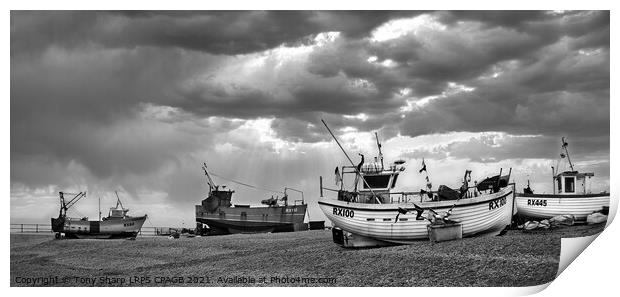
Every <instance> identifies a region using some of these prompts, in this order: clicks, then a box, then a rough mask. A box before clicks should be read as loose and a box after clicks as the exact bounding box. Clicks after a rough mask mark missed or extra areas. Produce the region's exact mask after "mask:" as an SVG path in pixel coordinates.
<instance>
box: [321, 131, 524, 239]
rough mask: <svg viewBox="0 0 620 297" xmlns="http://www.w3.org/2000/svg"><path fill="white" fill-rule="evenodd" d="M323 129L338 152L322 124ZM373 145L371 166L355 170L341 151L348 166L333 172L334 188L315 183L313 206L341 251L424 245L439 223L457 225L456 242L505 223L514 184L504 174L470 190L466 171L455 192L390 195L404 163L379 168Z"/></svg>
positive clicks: (496, 230) (501, 227)
mask: <svg viewBox="0 0 620 297" xmlns="http://www.w3.org/2000/svg"><path fill="white" fill-rule="evenodd" d="M323 124H324V125H325V127H326V128H327V130H328V131H329V132H330V134H331V135H332V137H333V138H334V139H335V140H336V143H337V144H338V145H339V146H340V148H341V149H342V146H341V145H340V143H339V142H338V140H337V139H336V137H335V136H334V135H333V133H332V132H331V130H330V129H329V127H328V126H327V124H326V123H325V122H323ZM377 146H378V148H379V155H378V157H377V158H375V162H371V163H364V161H363V158H362V162H360V163H359V164H358V165H357V166H355V165H354V164H353V162H352V161H351V159H350V158H349V156H348V155H347V153H346V152H345V151H344V149H342V151H343V152H344V154H345V156H346V157H347V159H348V160H349V162H350V163H351V166H342V167H341V169H336V170H335V171H336V175H337V176H336V181H337V182H338V181H339V183H338V184H340V189H329V188H326V187H323V179H322V177H321V178H320V184H321V185H320V189H321V197H320V198H319V206H320V208H321V210H322V211H323V213H324V214H325V216H327V218H328V219H329V220H330V221H331V222H332V225H333V228H332V235H333V240H334V242H335V243H337V244H339V245H341V246H344V247H372V246H385V245H392V244H410V243H413V242H414V241H418V240H428V239H429V234H430V232H431V230H432V229H433V227H435V226H438V225H439V224H440V223H443V224H444V225H450V226H458V229H459V232H460V233H459V234H458V235H459V237H467V236H474V235H478V234H498V233H500V232H501V231H502V230H504V229H505V228H506V227H507V226H509V225H510V224H511V219H512V215H513V213H514V211H515V210H514V209H513V202H514V185H513V184H508V180H509V178H510V177H509V175H508V176H502V175H501V172H500V174H499V175H498V176H494V177H491V178H487V179H486V180H485V181H483V182H481V183H479V184H476V185H475V186H472V187H470V186H469V182H470V181H471V171H469V170H468V171H466V173H465V177H464V180H463V186H461V188H460V189H459V190H458V191H457V190H452V189H450V188H449V187H446V186H442V187H440V190H438V191H430V190H429V189H427V190H421V191H420V192H394V191H393V189H394V187H395V186H396V183H397V180H398V176H399V174H400V173H401V172H403V171H404V170H405V166H404V163H405V161H403V160H398V161H396V162H394V163H391V164H389V165H388V166H384V162H383V156H382V154H381V144H380V143H379V140H378V138H377ZM425 167H426V166H425V165H424V168H423V169H425ZM346 176H353V187H354V189H353V190H352V191H351V190H346V189H345V188H344V184H345V182H344V181H345V180H346ZM358 186H359V187H358ZM324 190H328V191H331V192H336V193H337V196H336V197H330V198H327V197H324V195H323V192H324Z"/></svg>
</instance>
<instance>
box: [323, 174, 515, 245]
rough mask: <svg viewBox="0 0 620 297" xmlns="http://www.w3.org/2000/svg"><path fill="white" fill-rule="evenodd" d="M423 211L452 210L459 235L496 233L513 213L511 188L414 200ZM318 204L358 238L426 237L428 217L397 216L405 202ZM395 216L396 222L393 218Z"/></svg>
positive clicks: (399, 240) (410, 205)
mask: <svg viewBox="0 0 620 297" xmlns="http://www.w3.org/2000/svg"><path fill="white" fill-rule="evenodd" d="M415 204H416V205H418V206H420V207H421V208H423V209H425V210H424V213H423V214H424V216H426V213H427V212H428V209H432V210H434V211H436V212H437V213H439V214H443V213H445V212H446V211H448V210H449V209H450V208H451V207H452V206H453V205H455V204H456V205H455V206H454V209H453V210H452V214H451V215H450V219H451V220H454V221H457V222H459V223H460V224H461V225H462V227H463V236H473V235H477V234H485V233H489V234H497V233H499V232H500V231H502V230H503V229H505V228H506V227H507V226H509V225H510V224H511V221H512V215H513V214H514V211H515V210H514V189H513V187H512V186H509V187H506V188H504V189H502V190H501V191H499V192H497V193H494V194H488V195H482V196H479V197H475V198H467V199H461V200H459V201H456V202H455V201H439V202H416V203H415ZM319 206H320V208H321V210H322V211H323V212H324V213H325V215H326V216H327V218H329V219H330V220H331V221H332V224H333V226H335V227H338V228H340V229H342V230H344V231H346V232H349V233H352V234H354V235H357V236H359V237H362V238H366V239H372V240H375V241H377V240H378V241H382V242H387V243H397V244H408V243H412V242H414V241H417V240H424V239H428V229H427V226H428V225H429V224H430V222H429V221H428V220H416V215H417V213H416V211H410V212H408V213H406V214H400V215H398V213H399V212H398V208H399V207H400V208H405V209H413V208H414V205H413V203H411V202H408V203H398V204H396V203H394V204H365V203H354V202H346V201H340V200H333V199H322V200H319ZM397 215H398V221H396V217H397Z"/></svg>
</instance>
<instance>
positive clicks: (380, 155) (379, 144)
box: [375, 132, 383, 170]
mask: <svg viewBox="0 0 620 297" xmlns="http://www.w3.org/2000/svg"><path fill="white" fill-rule="evenodd" d="M375 138H376V139H377V148H379V159H381V170H383V153H382V152H381V142H379V135H377V132H375Z"/></svg>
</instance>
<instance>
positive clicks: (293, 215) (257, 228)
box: [196, 204, 307, 235]
mask: <svg viewBox="0 0 620 297" xmlns="http://www.w3.org/2000/svg"><path fill="white" fill-rule="evenodd" d="M306 208H307V205H306V204H300V205H288V206H272V207H219V208H218V209H217V210H216V211H213V212H209V211H206V209H205V208H204V207H203V206H202V205H196V222H198V223H202V224H206V225H208V226H209V229H210V232H209V234H212V235H219V234H233V233H267V232H292V231H300V230H305V229H306V228H305V226H306V225H305V224H304V219H305V215H306Z"/></svg>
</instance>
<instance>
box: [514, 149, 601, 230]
mask: <svg viewBox="0 0 620 297" xmlns="http://www.w3.org/2000/svg"><path fill="white" fill-rule="evenodd" d="M561 149H562V153H560V159H559V161H558V164H557V168H555V167H551V169H552V176H553V193H552V194H537V193H534V191H533V190H532V189H531V188H530V185H529V181H528V186H527V188H524V189H523V192H522V193H517V194H516V198H515V200H516V206H517V215H519V216H521V217H526V218H534V219H550V218H552V217H555V216H560V215H573V216H574V217H575V220H586V217H587V216H588V215H590V214H592V213H594V212H601V211H603V209H604V208H609V192H607V191H605V192H600V193H592V190H591V186H592V181H591V179H592V177H594V173H592V172H579V171H576V170H575V169H574V166H573V163H572V162H571V160H570V155H569V154H568V143H567V142H566V141H565V139H564V138H562V148H561ZM563 160H566V162H567V163H568V165H569V167H570V170H568V171H563V172H558V171H559V167H560V164H559V163H560V162H562V161H563Z"/></svg>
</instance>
